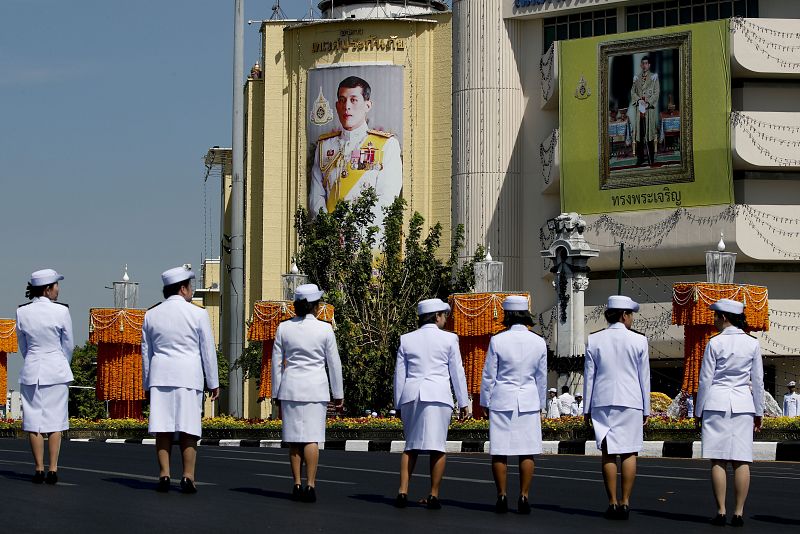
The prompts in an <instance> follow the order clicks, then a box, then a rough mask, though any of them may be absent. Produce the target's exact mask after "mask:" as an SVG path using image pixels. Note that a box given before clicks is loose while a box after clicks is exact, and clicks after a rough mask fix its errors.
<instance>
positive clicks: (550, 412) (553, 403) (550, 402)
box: [546, 397, 561, 419]
mask: <svg viewBox="0 0 800 534" xmlns="http://www.w3.org/2000/svg"><path fill="white" fill-rule="evenodd" d="M546 417H547V418H548V419H558V418H559V417H561V403H560V402H558V397H553V398H552V399H547V414H546Z"/></svg>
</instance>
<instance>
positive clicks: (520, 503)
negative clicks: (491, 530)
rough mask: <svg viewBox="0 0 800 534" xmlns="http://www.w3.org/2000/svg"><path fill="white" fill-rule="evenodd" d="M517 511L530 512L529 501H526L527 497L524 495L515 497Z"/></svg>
mask: <svg viewBox="0 0 800 534" xmlns="http://www.w3.org/2000/svg"><path fill="white" fill-rule="evenodd" d="M517 513H518V514H523V515H528V514H530V513H531V503H529V502H528V498H527V497H526V496H524V495H520V496H519V499H517Z"/></svg>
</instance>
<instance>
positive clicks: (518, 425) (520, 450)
mask: <svg viewBox="0 0 800 534" xmlns="http://www.w3.org/2000/svg"><path fill="white" fill-rule="evenodd" d="M489 454H492V455H496V456H519V455H529V454H542V415H541V412H539V411H535V412H522V413H520V411H519V408H515V409H514V411H507V412H505V411H497V410H489Z"/></svg>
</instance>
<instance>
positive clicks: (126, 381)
mask: <svg viewBox="0 0 800 534" xmlns="http://www.w3.org/2000/svg"><path fill="white" fill-rule="evenodd" d="M144 314H145V310H132V309H119V308H93V309H91V310H90V311H89V341H90V342H92V343H96V344H97V380H96V383H95V388H96V389H95V391H96V394H97V398H98V399H100V400H107V401H109V416H110V417H111V418H112V419H119V418H128V417H133V418H141V417H142V400H144V398H145V392H144V385H143V383H142V372H143V371H142V323H143V322H144Z"/></svg>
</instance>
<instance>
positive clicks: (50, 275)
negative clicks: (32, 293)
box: [30, 269, 64, 287]
mask: <svg viewBox="0 0 800 534" xmlns="http://www.w3.org/2000/svg"><path fill="white" fill-rule="evenodd" d="M63 279H64V275H61V274H58V273H57V272H55V271H54V270H53V269H42V270H40V271H36V272H33V273H31V282H30V284H31V285H32V286H33V287H39V286H48V285H50V284H53V283H55V282H58V281H59V280H63Z"/></svg>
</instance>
